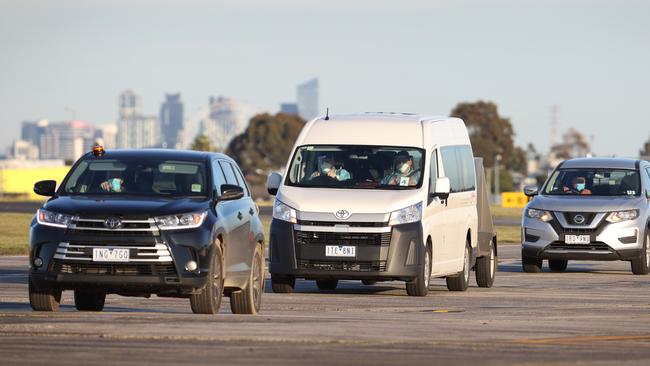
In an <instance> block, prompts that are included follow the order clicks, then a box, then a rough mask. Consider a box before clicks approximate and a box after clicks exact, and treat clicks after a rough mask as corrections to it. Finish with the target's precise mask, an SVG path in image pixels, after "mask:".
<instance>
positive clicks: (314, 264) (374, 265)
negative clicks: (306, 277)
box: [298, 260, 386, 272]
mask: <svg viewBox="0 0 650 366" xmlns="http://www.w3.org/2000/svg"><path fill="white" fill-rule="evenodd" d="M298 267H299V268H301V269H310V270H322V271H355V272H383V271H386V261H321V260H298Z"/></svg>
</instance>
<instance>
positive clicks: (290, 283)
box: [271, 273, 296, 294]
mask: <svg viewBox="0 0 650 366" xmlns="http://www.w3.org/2000/svg"><path fill="white" fill-rule="evenodd" d="M294 287H296V278H295V277H293V276H283V275H280V274H273V273H271V289H273V292H275V293H276V294H290V293H292V292H293V289H294Z"/></svg>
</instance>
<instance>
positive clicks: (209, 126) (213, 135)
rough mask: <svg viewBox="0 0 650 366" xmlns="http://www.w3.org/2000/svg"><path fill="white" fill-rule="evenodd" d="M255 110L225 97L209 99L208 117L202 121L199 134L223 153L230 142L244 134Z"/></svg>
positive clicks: (246, 104)
mask: <svg viewBox="0 0 650 366" xmlns="http://www.w3.org/2000/svg"><path fill="white" fill-rule="evenodd" d="M254 114H255V109H254V108H253V107H251V106H250V105H249V104H248V103H246V102H240V101H237V100H235V99H231V98H225V97H217V98H215V97H210V114H209V117H208V118H206V119H204V120H202V121H201V123H200V127H199V134H205V135H206V136H208V138H209V139H210V140H211V141H212V143H213V144H214V145H215V147H216V148H217V149H218V150H220V151H223V150H225V149H226V148H227V147H228V144H229V143H230V140H232V139H233V138H234V137H235V136H237V135H239V134H240V133H242V132H244V130H245V129H246V127H248V122H249V120H250V119H251V117H252V116H253V115H254Z"/></svg>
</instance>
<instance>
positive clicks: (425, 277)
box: [406, 244, 432, 296]
mask: <svg viewBox="0 0 650 366" xmlns="http://www.w3.org/2000/svg"><path fill="white" fill-rule="evenodd" d="M431 256H432V254H431V245H430V244H428V245H427V247H426V249H425V250H424V263H423V264H422V271H421V272H420V273H419V274H418V276H417V277H416V278H415V280H413V281H410V282H407V283H406V294H407V295H409V296H427V294H428V293H429V283H430V282H431V261H432V260H431Z"/></svg>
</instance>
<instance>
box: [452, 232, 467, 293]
mask: <svg viewBox="0 0 650 366" xmlns="http://www.w3.org/2000/svg"><path fill="white" fill-rule="evenodd" d="M470 255H471V252H470V244H469V242H467V244H466V245H465V255H464V259H463V269H462V270H461V271H460V272H458V274H456V275H455V276H453V277H447V289H448V290H449V291H465V290H467V287H468V286H469V272H470Z"/></svg>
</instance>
